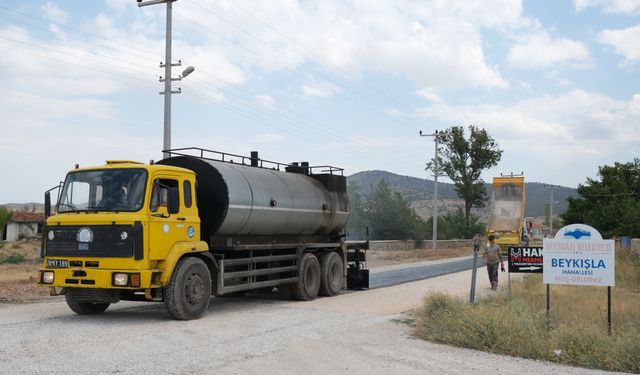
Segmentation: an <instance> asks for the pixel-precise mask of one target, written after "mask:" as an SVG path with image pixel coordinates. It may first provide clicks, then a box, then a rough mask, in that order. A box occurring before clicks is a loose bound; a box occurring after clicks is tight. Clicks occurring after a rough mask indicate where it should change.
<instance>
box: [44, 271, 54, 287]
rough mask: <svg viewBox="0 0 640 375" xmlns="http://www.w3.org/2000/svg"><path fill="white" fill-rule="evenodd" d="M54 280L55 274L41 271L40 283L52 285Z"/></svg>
mask: <svg viewBox="0 0 640 375" xmlns="http://www.w3.org/2000/svg"><path fill="white" fill-rule="evenodd" d="M54 279H55V274H54V273H53V271H43V272H42V283H43V284H53V280H54Z"/></svg>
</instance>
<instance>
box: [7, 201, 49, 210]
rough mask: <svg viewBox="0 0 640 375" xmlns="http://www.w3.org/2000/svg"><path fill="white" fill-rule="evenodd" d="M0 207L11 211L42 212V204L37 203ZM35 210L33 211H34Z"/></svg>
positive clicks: (12, 204)
mask: <svg viewBox="0 0 640 375" xmlns="http://www.w3.org/2000/svg"><path fill="white" fill-rule="evenodd" d="M0 206H4V207H6V208H8V209H10V210H11V211H35V212H44V204H42V203H38V202H29V203H0ZM34 208H35V209H34Z"/></svg>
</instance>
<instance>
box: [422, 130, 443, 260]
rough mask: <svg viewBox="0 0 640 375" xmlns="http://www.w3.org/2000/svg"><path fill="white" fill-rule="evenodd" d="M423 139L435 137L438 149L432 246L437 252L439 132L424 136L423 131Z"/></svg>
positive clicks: (434, 187) (434, 183)
mask: <svg viewBox="0 0 640 375" xmlns="http://www.w3.org/2000/svg"><path fill="white" fill-rule="evenodd" d="M420 136H421V137H433V140H434V141H435V145H436V149H435V153H434V157H433V234H432V237H431V238H432V239H433V244H432V246H431V248H432V250H433V251H435V250H436V248H437V245H438V141H439V139H438V131H437V130H436V131H435V132H434V133H433V134H422V130H420Z"/></svg>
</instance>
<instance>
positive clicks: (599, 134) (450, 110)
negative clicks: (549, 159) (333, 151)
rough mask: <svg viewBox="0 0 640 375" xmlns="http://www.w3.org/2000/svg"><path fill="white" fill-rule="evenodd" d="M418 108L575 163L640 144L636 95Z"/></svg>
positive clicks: (579, 94)
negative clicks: (508, 104) (561, 154)
mask: <svg viewBox="0 0 640 375" xmlns="http://www.w3.org/2000/svg"><path fill="white" fill-rule="evenodd" d="M418 112H419V113H420V114H421V115H422V116H426V117H430V118H436V119H439V120H442V121H446V122H447V123H451V122H453V123H458V124H476V125H478V126H480V127H484V128H486V129H488V130H489V131H490V132H491V133H494V134H495V137H496V138H497V139H502V140H504V141H503V142H502V143H503V145H504V146H505V147H513V148H514V150H517V148H522V145H523V142H525V143H526V144H529V145H533V146H534V147H533V148H532V149H533V150H534V151H533V153H535V154H540V155H543V156H544V155H547V156H551V155H554V154H555V155H557V152H559V151H562V152H563V155H566V156H567V157H569V158H571V159H573V160H575V161H578V160H580V158H581V157H583V156H593V155H597V154H600V153H608V154H613V155H615V154H616V153H617V152H618V150H619V148H620V147H628V148H630V149H639V148H640V133H639V132H638V131H637V129H636V128H637V124H638V123H640V94H636V95H634V96H633V97H632V98H631V99H630V100H628V101H624V100H616V99H613V98H610V97H608V96H605V95H602V94H598V93H593V92H586V91H581V90H573V91H570V92H568V93H566V94H564V95H560V96H555V97H552V96H544V97H539V98H533V99H527V100H522V101H520V102H517V103H516V104H515V105H512V106H503V105H489V104H484V105H476V106H473V105H466V106H451V105H447V104H434V105H432V106H430V107H425V108H422V109H420V110H419V111H418ZM563 150H564V151H563ZM566 150H571V153H568V152H565V151H566Z"/></svg>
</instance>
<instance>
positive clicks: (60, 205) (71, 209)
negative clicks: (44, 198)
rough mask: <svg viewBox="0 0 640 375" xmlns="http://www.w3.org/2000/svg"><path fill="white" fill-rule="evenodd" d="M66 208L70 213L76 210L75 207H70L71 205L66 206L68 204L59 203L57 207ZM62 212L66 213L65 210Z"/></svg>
mask: <svg viewBox="0 0 640 375" xmlns="http://www.w3.org/2000/svg"><path fill="white" fill-rule="evenodd" d="M64 206H67V207H69V208H70V211H75V210H76V206H74V205H72V204H68V203H59V204H58V207H64ZM63 212H67V210H65V211H63Z"/></svg>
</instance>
